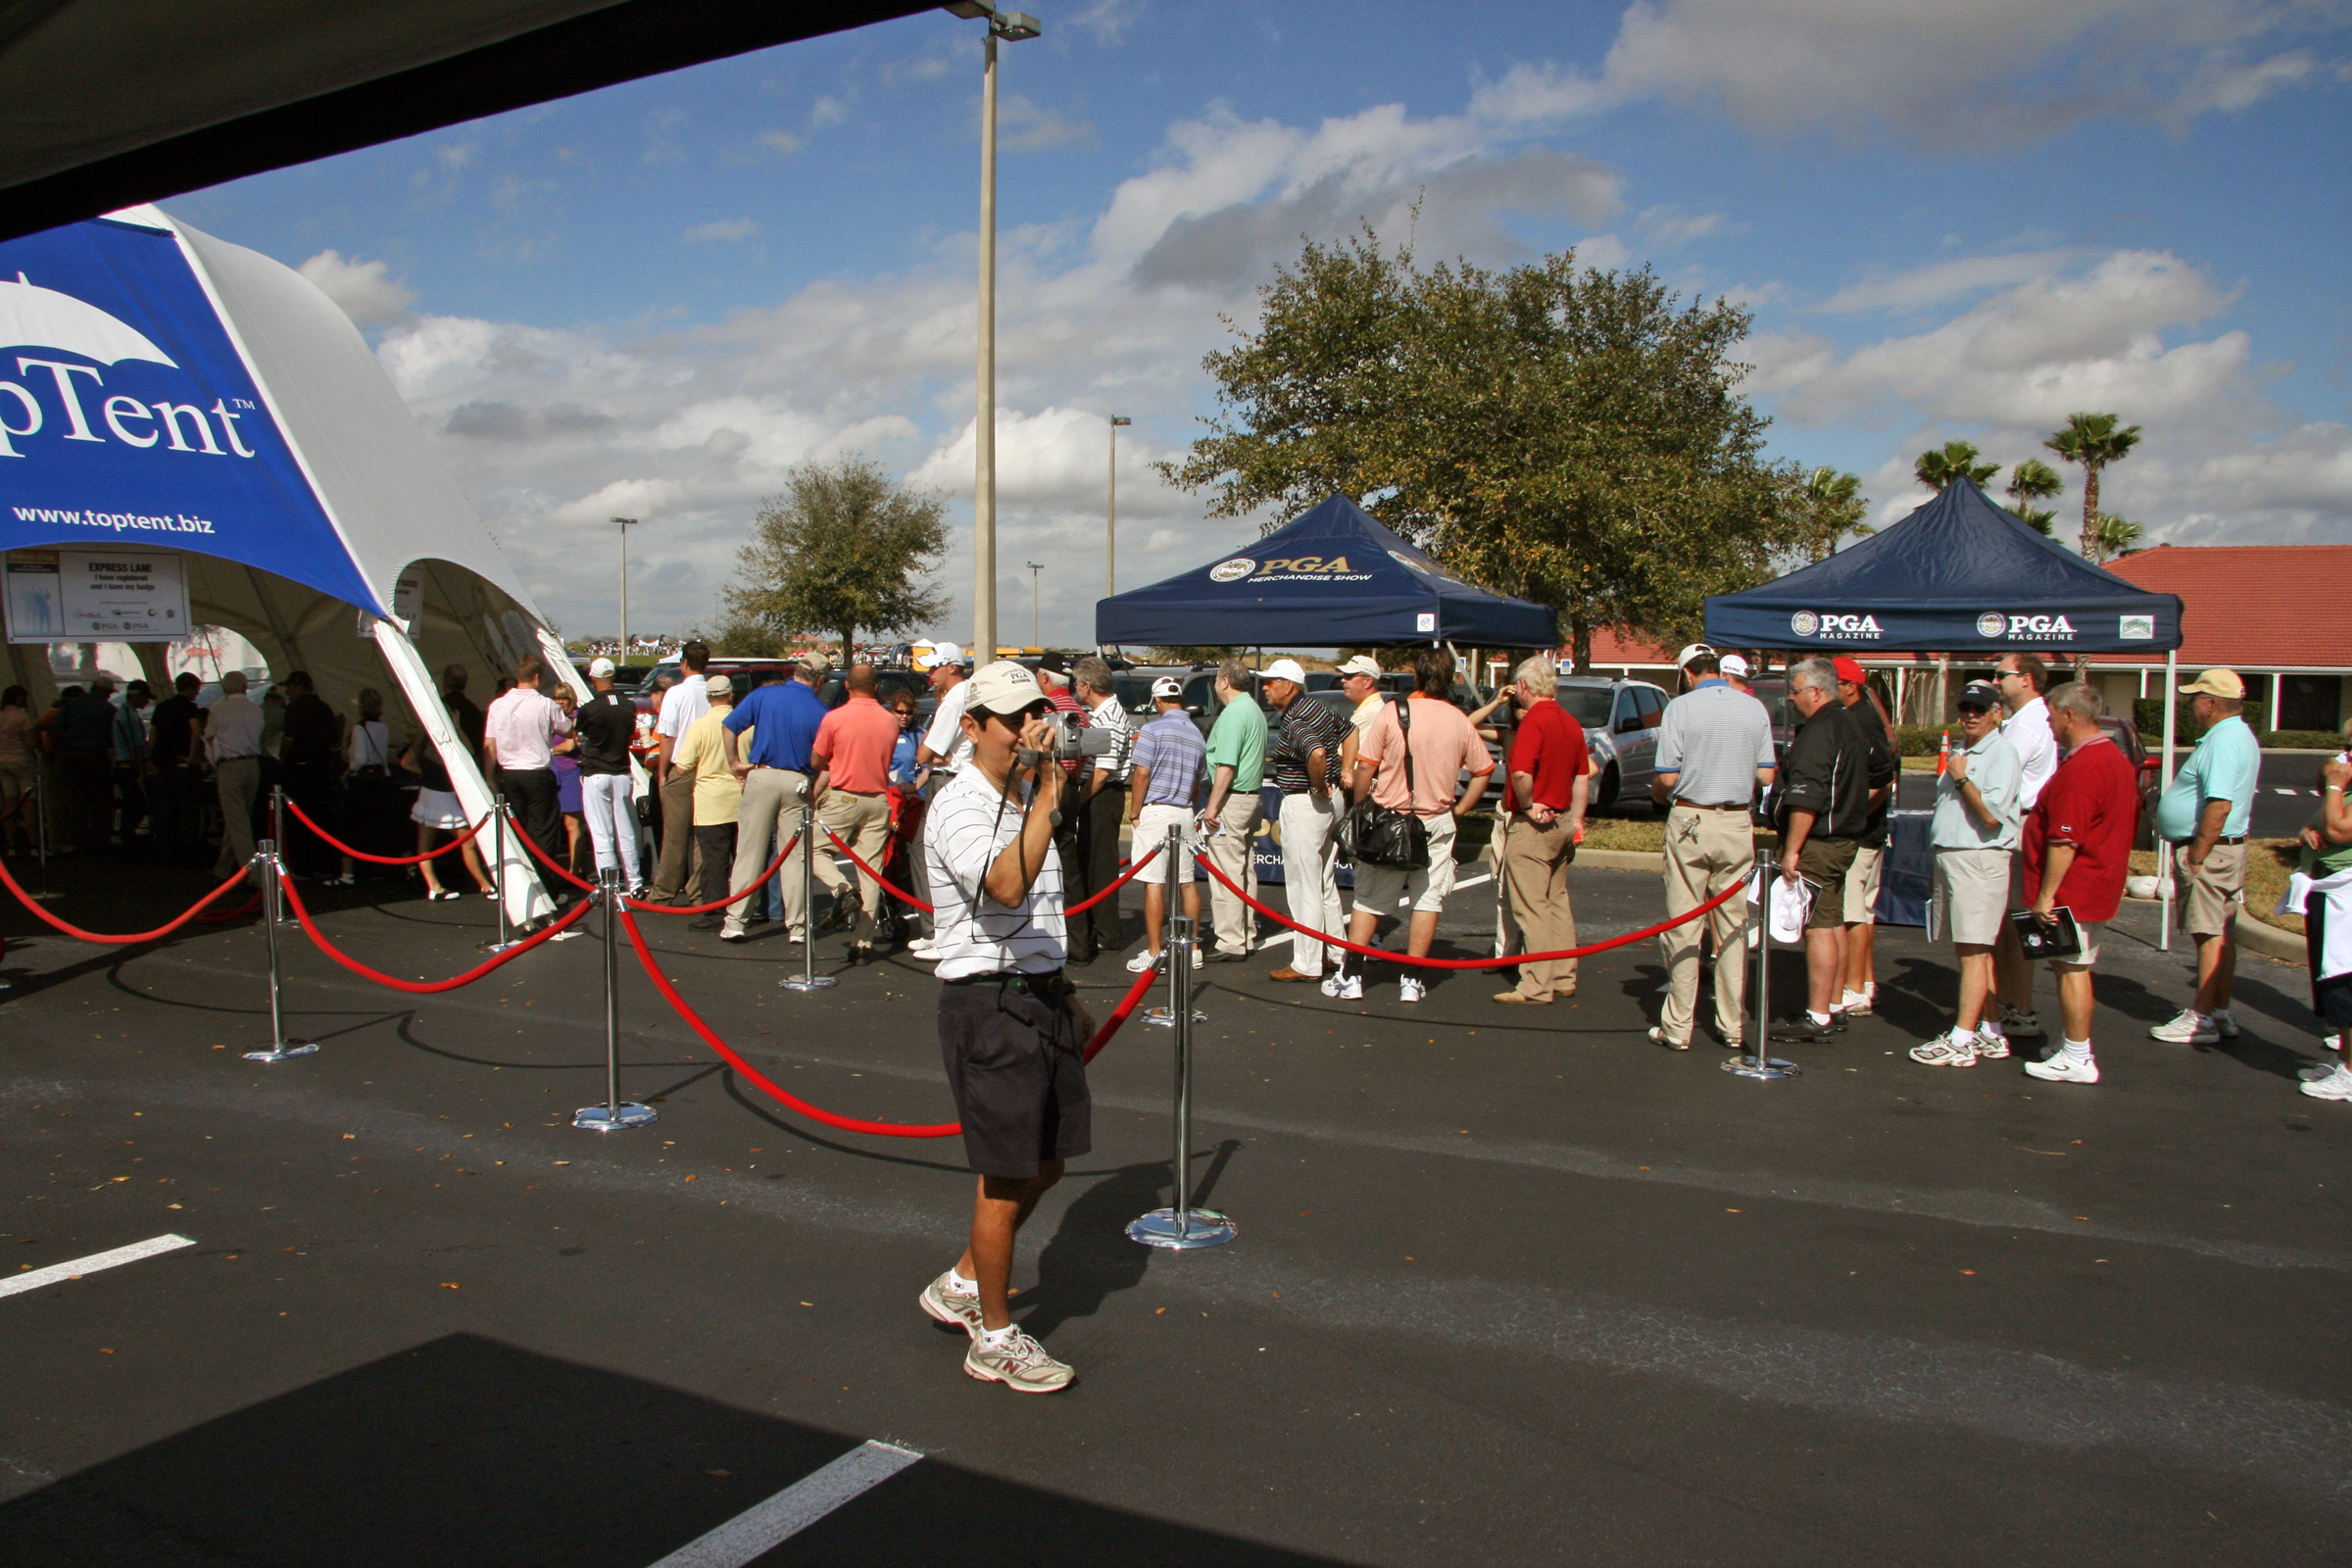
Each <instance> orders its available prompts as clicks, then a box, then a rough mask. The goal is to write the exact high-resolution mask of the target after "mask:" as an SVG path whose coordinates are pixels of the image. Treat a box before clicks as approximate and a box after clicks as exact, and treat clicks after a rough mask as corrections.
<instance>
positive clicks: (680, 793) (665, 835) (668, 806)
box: [647, 638, 711, 904]
mask: <svg viewBox="0 0 2352 1568" xmlns="http://www.w3.org/2000/svg"><path fill="white" fill-rule="evenodd" d="M678 662H679V663H680V664H682V665H684V666H685V669H686V674H685V675H684V677H683V678H681V679H680V680H679V681H678V683H677V684H676V685H675V686H672V687H671V688H670V689H669V690H668V691H665V692H663V693H662V711H661V712H660V714H658V715H657V716H656V717H655V719H654V737H655V740H654V784H655V786H656V787H657V788H658V789H659V790H660V791H661V792H662V859H661V863H660V864H658V865H657V866H655V868H654V889H653V892H652V893H651V894H649V895H648V896H647V897H648V898H649V900H650V901H651V902H653V903H656V904H671V903H675V902H676V901H677V899H678V897H679V896H680V895H681V894H683V893H684V892H685V891H686V877H687V873H688V871H689V869H690V868H691V861H692V858H693V849H694V772H693V770H692V769H691V768H683V767H673V766H671V765H670V760H669V759H670V755H671V754H672V753H673V752H675V751H676V750H677V749H678V740H679V737H681V736H683V735H684V734H685V733H686V731H687V728H688V727H689V726H690V725H692V724H693V723H694V721H695V720H696V719H698V718H700V717H702V716H703V715H704V714H705V713H708V712H709V711H711V698H710V695H709V689H710V688H709V681H708V679H707V677H706V676H705V674H704V672H705V671H706V670H707V669H709V668H710V665H711V650H710V648H709V647H708V646H706V645H705V644H704V643H703V641H702V640H701V639H700V638H697V639H696V640H695V641H693V642H690V643H688V644H687V645H686V646H685V647H684V648H683V649H681V650H680V651H679V654H678Z"/></svg>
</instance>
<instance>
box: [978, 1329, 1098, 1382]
mask: <svg viewBox="0 0 2352 1568" xmlns="http://www.w3.org/2000/svg"><path fill="white" fill-rule="evenodd" d="M963 1372H964V1376H966V1377H973V1378H978V1379H979V1380H980V1381H981V1382H983V1383H1002V1384H1004V1385H1005V1387H1006V1388H1008V1389H1010V1390H1012V1391H1013V1392H1014V1393H1015V1394H1056V1393H1059V1392H1060V1391H1061V1390H1063V1389H1066V1388H1068V1387H1069V1386H1070V1379H1071V1378H1072V1377H1073V1376H1075V1375H1076V1374H1074V1373H1072V1372H1071V1371H1070V1369H1069V1367H1068V1366H1067V1365H1065V1364H1064V1363H1062V1362H1060V1361H1056V1360H1054V1358H1053V1357H1052V1356H1050V1355H1048V1354H1047V1353H1046V1348H1045V1347H1044V1346H1042V1345H1040V1344H1038V1343H1037V1342H1036V1341H1035V1340H1033V1339H1031V1338H1030V1337H1029V1336H1028V1335H1027V1334H1024V1333H1023V1332H1022V1331H1021V1330H1019V1329H1014V1330H1013V1331H1012V1333H1011V1334H1010V1335H1008V1336H1006V1338H1005V1343H1004V1344H1002V1345H998V1346H991V1345H990V1344H989V1343H988V1337H987V1336H986V1335H985V1334H975V1335H973V1336H972V1348H970V1349H969V1350H966V1351H965V1352H964V1353H963Z"/></svg>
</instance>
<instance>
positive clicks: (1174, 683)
mask: <svg viewBox="0 0 2352 1568" xmlns="http://www.w3.org/2000/svg"><path fill="white" fill-rule="evenodd" d="M1183 695H1184V682H1182V681H1180V680H1178V679H1177V678H1176V677H1175V676H1173V675H1162V676H1160V677H1159V679H1157V680H1155V681H1153V682H1152V696H1154V697H1182V696H1183Z"/></svg>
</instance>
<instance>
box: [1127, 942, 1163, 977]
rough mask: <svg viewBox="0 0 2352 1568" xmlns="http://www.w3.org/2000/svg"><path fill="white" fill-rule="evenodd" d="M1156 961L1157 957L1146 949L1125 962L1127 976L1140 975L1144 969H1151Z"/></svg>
mask: <svg viewBox="0 0 2352 1568" xmlns="http://www.w3.org/2000/svg"><path fill="white" fill-rule="evenodd" d="M1158 961H1159V955H1158V954H1156V953H1153V952H1152V950H1151V949H1150V948H1146V949H1145V950H1144V951H1143V952H1141V953H1139V954H1137V955H1136V956H1134V957H1132V958H1129V959H1128V960H1127V972H1128V973H1129V974H1142V973H1143V972H1144V971H1145V970H1146V969H1149V968H1151V967H1152V965H1153V964H1155V963H1157V962H1158Z"/></svg>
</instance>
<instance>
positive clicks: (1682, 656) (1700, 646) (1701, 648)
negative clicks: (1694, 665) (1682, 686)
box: [1674, 643, 1715, 669]
mask: <svg viewBox="0 0 2352 1568" xmlns="http://www.w3.org/2000/svg"><path fill="white" fill-rule="evenodd" d="M1714 657H1715V650H1714V649H1712V648H1709V647H1708V646H1707V645H1706V644H1705V643H1692V644H1691V646H1690V647H1688V648H1686V649H1684V650H1683V651H1682V652H1681V653H1679V654H1677V655H1675V656H1674V667H1675V668H1677V669H1689V668H1690V667H1691V661H1692V660H1693V659H1713V658H1714Z"/></svg>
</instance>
